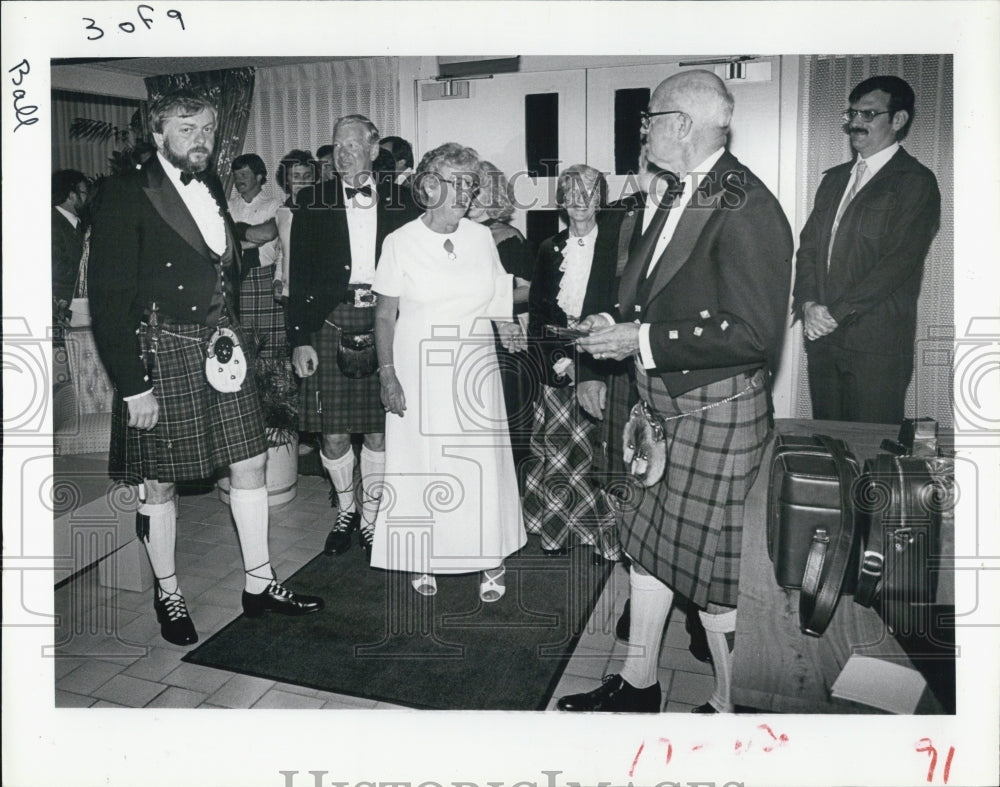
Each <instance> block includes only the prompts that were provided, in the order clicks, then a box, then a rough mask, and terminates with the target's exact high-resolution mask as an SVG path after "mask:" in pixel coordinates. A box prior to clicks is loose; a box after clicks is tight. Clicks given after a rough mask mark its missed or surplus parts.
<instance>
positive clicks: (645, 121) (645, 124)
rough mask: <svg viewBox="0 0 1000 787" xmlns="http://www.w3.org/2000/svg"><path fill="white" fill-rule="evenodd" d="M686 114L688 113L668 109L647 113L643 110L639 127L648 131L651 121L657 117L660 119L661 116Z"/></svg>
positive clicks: (640, 114)
mask: <svg viewBox="0 0 1000 787" xmlns="http://www.w3.org/2000/svg"><path fill="white" fill-rule="evenodd" d="M686 114H687V112H682V111H681V110H679V109H666V110H664V111H663V112H646V111H645V110H643V111H642V112H640V113H639V125H640V126H642V128H644V129H647V128H649V123H650V121H651V120H652V119H653V118H655V117H659V116H660V115H686Z"/></svg>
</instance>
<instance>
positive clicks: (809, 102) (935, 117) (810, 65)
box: [794, 55, 955, 427]
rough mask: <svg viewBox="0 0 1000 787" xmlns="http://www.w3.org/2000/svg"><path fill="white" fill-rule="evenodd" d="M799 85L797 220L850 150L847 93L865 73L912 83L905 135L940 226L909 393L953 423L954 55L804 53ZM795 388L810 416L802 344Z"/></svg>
mask: <svg viewBox="0 0 1000 787" xmlns="http://www.w3.org/2000/svg"><path fill="white" fill-rule="evenodd" d="M804 60H805V68H804V70H803V74H802V88H803V89H802V90H801V91H800V105H799V117H800V127H799V128H800V144H799V153H800V156H799V161H798V173H799V175H798V178H799V183H798V195H799V204H798V209H797V212H798V217H799V227H798V229H799V230H801V228H802V225H803V224H804V223H805V219H806V217H807V216H808V215H809V211H811V210H812V206H813V198H814V197H815V196H816V189H817V188H819V182H820V180H821V179H822V177H823V171H824V170H826V169H829V168H830V167H832V166H835V165H836V164H840V163H842V162H844V161H850V160H851V158H852V156H853V153H852V151H851V148H850V144H849V140H848V138H847V135H846V134H844V133H843V131H842V130H841V126H842V122H841V120H840V116H839V115H840V112H841V110H843V109H845V108H846V107H847V96H848V94H849V93H850V92H851V90H852V89H853V88H854V86H855V85H857V84H858V83H859V82H861V81H862V80H863V79H867V78H868V77H870V76H874V75H876V74H890V75H894V76H899V77H902V78H903V79H905V80H906V81H907V82H909V83H910V86H911V87H912V88H913V92H914V93H915V94H916V106H915V112H914V118H913V123H912V124H911V126H910V131H909V134H908V135H907V136H906V139H904V140H903V141H902V145H903V147H904V148H905V149H906V150H907V152H908V153H910V154H911V155H913V156H914V157H916V159H917V160H918V161H920V163H922V164H923V165H924V166H926V167H928V168H929V169H930V170H931V171H932V172H933V173H934V174H935V175H936V176H937V181H938V188H939V189H940V190H941V227H940V229H939V230H938V233H937V236H936V237H935V238H934V241H933V243H931V247H930V250H929V251H928V252H927V258H926V259H925V260H924V277H923V283H922V285H921V288H920V299H919V301H918V302H917V342H916V356H915V358H914V373H913V380H912V381H911V383H910V389H909V392H908V393H907V396H906V414H907V415H914V416H930V417H933V418H936V419H937V420H938V422H939V423H940V424H941V425H942V426H945V427H951V425H952V411H953V403H952V386H953V378H954V375H953V371H952V362H951V358H952V346H953V345H952V343H953V340H954V336H955V312H954V289H955V288H954V236H955V218H954V193H955V189H954V155H953V142H954V120H953V118H954V109H955V103H954V88H953V84H952V56H951V55H864V56H863V55H856V56H855V55H848V56H836V57H832V56H812V57H808V58H804ZM797 350H798V352H797V356H798V358H797V362H798V373H797V378H796V379H797V380H798V390H797V392H796V400H797V405H796V407H795V411H794V417H797V418H809V417H811V415H812V407H811V405H810V402H809V383H808V379H807V376H806V358H805V352H804V351H802V349H801V347H800V348H797Z"/></svg>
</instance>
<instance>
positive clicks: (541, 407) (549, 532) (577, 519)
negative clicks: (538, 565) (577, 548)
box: [524, 385, 621, 560]
mask: <svg viewBox="0 0 1000 787" xmlns="http://www.w3.org/2000/svg"><path fill="white" fill-rule="evenodd" d="M597 430H598V424H597V423H596V422H595V421H592V420H590V419H589V418H588V417H587V416H586V415H585V414H584V413H583V412H582V411H581V410H580V407H579V405H578V404H577V401H576V389H575V388H573V387H571V386H566V387H563V388H553V387H551V386H548V385H546V386H542V397H541V401H539V402H537V403H536V404H535V419H534V431H533V433H532V435H531V457H530V458H529V459H528V463H527V467H528V472H527V477H526V479H525V490H524V527H525V529H526V530H527V531H528V532H529V533H535V534H537V535H539V536H541V539H542V547H543V548H544V549H557V548H560V547H564V546H567V545H570V546H572V544H571V543H570V542H571V540H572V539H575V540H576V541H578V542H581V543H584V544H589V545H591V546H593V547H594V549H595V551H597V552H600V553H601V555H602V557H605V558H607V559H609V560H620V559H621V546H620V545H619V542H618V512H617V511H616V509H615V508H614V506H612V504H611V501H610V499H609V498H608V496H607V494H606V493H605V491H604V490H603V489H602V488H601V487H600V485H599V484H597V483H596V482H595V479H594V477H593V474H592V472H591V466H592V464H593V460H594V454H593V443H594V439H595V436H596V434H597Z"/></svg>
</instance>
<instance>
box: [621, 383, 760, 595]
mask: <svg viewBox="0 0 1000 787" xmlns="http://www.w3.org/2000/svg"><path fill="white" fill-rule="evenodd" d="M750 382H751V381H750V380H748V379H747V377H746V376H745V375H743V374H739V375H736V376H735V377H731V378H729V379H726V380H719V381H718V382H714V383H710V384H708V385H705V386H702V387H701V388H696V389H695V390H693V391H689V392H687V393H685V394H682V395H681V396H678V397H677V398H676V399H674V398H672V397H671V396H670V395H669V393H667V391H666V388H665V386H664V385H663V383H662V382H661V381H660V379H659V378H658V377H650V376H647V375H646V374H644V373H642V372H640V373H639V374H638V379H637V385H638V389H639V396H640V397H642V398H643V399H644V400H645V401H647V402H649V404H650V405H651V406H652V407H653V409H654V410H655V411H656V412H658V413H659V414H660V415H661V416H662V417H664V418H669V417H670V416H672V415H678V414H680V413H684V412H691V411H692V410H697V409H698V408H699V407H704V406H705V405H706V404H711V403H713V402H718V401H721V400H723V399H726V398H728V397H730V396H733V395H734V394H737V393H739V392H740V391H742V390H744V389H745V388H746V387H747V385H749V384H750ZM753 383H754V385H753V387H752V388H751V390H749V391H747V392H746V393H743V394H742V395H741V396H739V397H738V398H736V399H734V400H733V401H732V402H728V403H726V404H723V405H720V406H717V407H712V408H710V409H707V410H704V411H702V412H699V413H695V414H692V415H689V416H686V417H682V418H677V419H675V420H672V421H666V423H665V427H666V428H665V439H666V441H667V467H666V470H665V472H664V478H663V480H661V481H660V483H658V484H657V485H656V486H654V487H652V488H650V489H647V490H645V493H644V494H643V495H642V497H641V499H640V500H639V501H638V505H637V506H636V508H635V511H634V512H630V513H627V514H626V516H625V521H624V522H623V525H622V533H621V539H622V546H623V547H624V549H625V552H626V553H627V554H628V555H629V557H630V558H632V559H633V560H635V561H636V562H638V563H639V564H640V565H641V566H642V567H643V568H645V569H646V570H647V571H649V572H650V573H651V574H653V575H654V576H656V577H657V578H658V579H660V581H662V582H664V583H665V584H667V585H668V586H669V587H670V588H672V589H673V590H674V591H676V592H678V593H680V594H682V595H683V596H686V597H687V598H689V599H691V600H692V601H693V602H694V603H695V604H696V605H697V606H699V607H701V608H704V607H705V605H706V603H707V602H709V601H712V602H715V603H717V604H724V605H726V606H731V607H734V606H736V597H737V590H738V586H739V577H740V552H741V548H742V540H743V508H744V503H745V501H746V496H747V494H748V493H749V491H750V487H751V486H752V485H753V482H754V479H755V478H756V477H757V471H758V469H759V467H760V462H761V458H762V456H763V453H764V446H765V444H766V442H767V438H768V434H769V418H768V397H767V390H766V378H765V374H764V372H763V371H758V372H757V373H756V375H754V376H753Z"/></svg>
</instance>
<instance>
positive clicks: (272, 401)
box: [219, 331, 299, 506]
mask: <svg viewBox="0 0 1000 787" xmlns="http://www.w3.org/2000/svg"><path fill="white" fill-rule="evenodd" d="M247 333H248V334H251V335H250V336H249V337H247V339H248V341H251V342H253V341H254V339H255V337H254V336H253V335H252V334H253V331H247ZM265 350H266V348H264V347H263V346H259V347H258V350H257V353H256V355H257V357H256V359H255V361H254V369H253V373H254V383H255V385H256V387H257V396H258V398H259V399H260V407H261V412H262V414H263V416H264V428H265V434H266V436H267V499H268V503H269V504H270V505H272V506H277V505H282V504H284V503H288V502H290V501H291V500H294V499H295V495H296V492H297V485H298V477H299V392H298V388H297V386H296V384H295V377H294V376H293V374H292V362H291V361H290V360H289V359H288V358H287V357H283V356H282V357H274V356H273V355H270V354H268V353H267V352H266V351H265ZM219 497H220V498H221V499H222V500H223V502H228V501H229V478H228V477H223V478H220V479H219Z"/></svg>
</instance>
